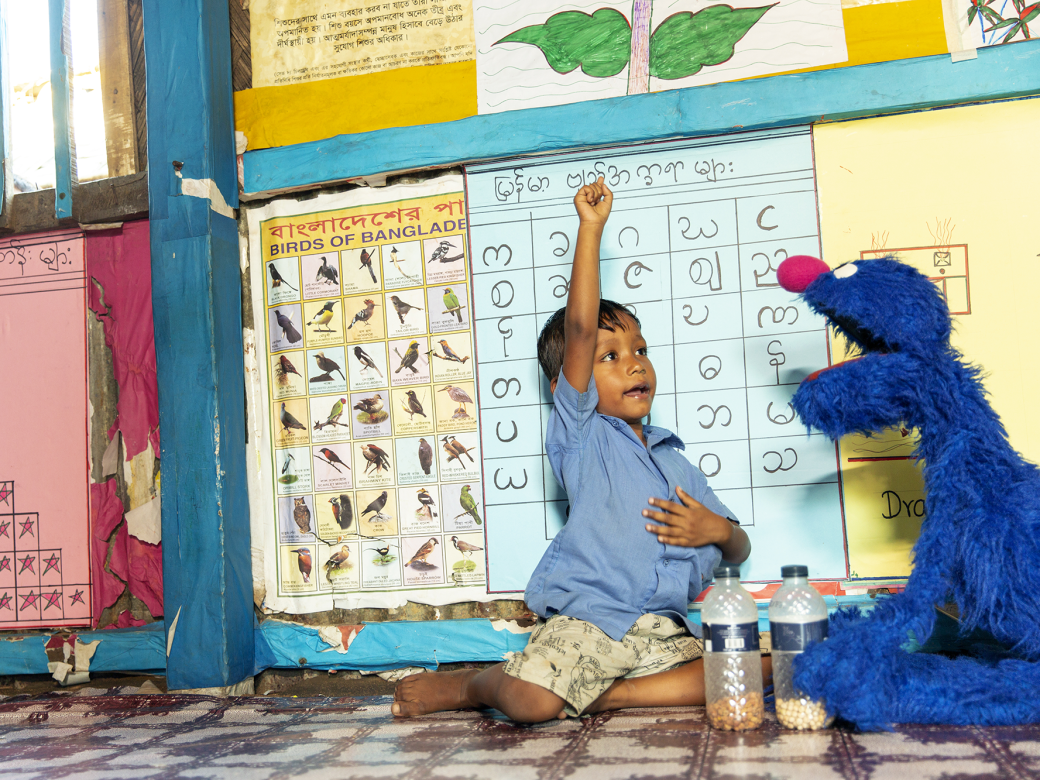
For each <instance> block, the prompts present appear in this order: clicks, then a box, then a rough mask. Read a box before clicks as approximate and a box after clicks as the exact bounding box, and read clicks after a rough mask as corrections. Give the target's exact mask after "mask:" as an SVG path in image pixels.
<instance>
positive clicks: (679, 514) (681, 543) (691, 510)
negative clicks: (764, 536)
mask: <svg viewBox="0 0 1040 780" xmlns="http://www.w3.org/2000/svg"><path fill="white" fill-rule="evenodd" d="M676 495H677V496H678V498H679V501H681V502H682V503H676V502H674V501H665V500H664V499H661V498H651V499H649V503H650V506H651V508H650V509H644V510H643V517H646V518H648V519H650V520H655V521H656V523H647V525H646V530H647V532H649V533H652V534H655V535H656V536H657V540H658V541H659V542H661V543H663V544H671V545H675V546H676V547H703V546H704V545H706V544H715V545H718V546H720V547H721V546H722V545H724V544H726V543H727V542H728V541H729V540H730V538H731V537H732V536H733V524H732V523H730V521H729V520H727V519H726V518H724V517H722V516H721V515H717V514H715V513H714V512H712V511H711V510H710V509H708V508H707V507H706V506H704V505H703V504H701V503H700V502H698V501H696V500H695V499H694V498H693V497H692V496H690V495H689V494H688V493H687V492H686V491H684V490H683V489H682V488H676Z"/></svg>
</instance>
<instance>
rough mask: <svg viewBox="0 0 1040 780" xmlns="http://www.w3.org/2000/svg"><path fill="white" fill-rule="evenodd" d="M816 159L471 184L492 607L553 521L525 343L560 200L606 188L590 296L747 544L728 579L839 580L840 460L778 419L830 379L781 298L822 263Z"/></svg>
mask: <svg viewBox="0 0 1040 780" xmlns="http://www.w3.org/2000/svg"><path fill="white" fill-rule="evenodd" d="M812 159H813V158H812V146H811V137H810V134H809V130H808V128H797V129H788V130H783V131H771V132H764V133H750V134H742V135H738V136H733V137H730V138H725V139H719V138H714V139H705V140H692V141H682V142H667V143H659V144H646V145H642V146H639V147H630V148H623V149H609V150H600V151H599V152H580V153H572V154H563V155H554V156H552V157H548V158H542V160H540V161H536V160H523V161H516V160H514V161H508V162H505V163H503V162H499V163H489V164H485V165H475V166H468V167H467V196H468V207H469V209H468V210H469V224H470V241H471V244H470V246H471V248H472V264H473V297H474V315H475V322H476V329H475V337H476V352H477V359H478V365H479V369H478V375H477V378H478V388H477V389H478V393H479V407H480V428H481V431H482V448H483V454H484V474H485V488H484V489H485V494H484V504H485V515H486V520H487V524H486V529H487V547H488V550H487V555H488V578H489V582H488V585H489V590H490V591H491V592H500V593H504V592H516V591H522V590H523V589H524V587H525V585H526V583H527V579H528V577H529V575H530V573H531V571H532V570H533V569H534V567H535V565H536V564H537V562H538V560H539V558H540V557H541V555H542V553H543V552H544V551H545V549H546V547H547V546H548V545H549V542H550V541H551V540H552V538H553V536H554V535H555V534H556V532H557V531H558V530H559V529H560V528H561V527H562V525H563V523H564V522H565V518H566V512H567V500H566V495H565V493H564V491H563V489H562V488H561V487H560V485H559V484H558V483H557V482H556V479H555V477H553V475H552V471H551V469H550V468H549V464H548V460H547V458H546V456H545V448H544V435H545V427H546V425H547V424H548V418H549V413H550V411H551V408H552V406H551V404H552V396H551V393H550V392H549V386H548V382H547V381H545V379H544V378H543V377H542V376H541V372H540V370H539V367H538V361H537V355H536V340H537V337H538V333H539V331H540V330H541V327H542V325H543V324H544V322H545V320H546V319H547V318H548V317H549V315H551V314H552V313H553V312H554V311H556V310H557V309H558V308H560V307H561V306H563V305H564V304H565V302H566V294H567V285H568V282H569V278H570V266H571V261H572V259H573V246H574V240H575V237H576V234H577V228H578V219H577V216H576V215H575V212H574V205H573V202H572V200H573V197H574V193H575V191H576V189H577V188H578V187H579V186H581V185H582V184H583V183H587V182H591V181H594V180H595V178H596V177H597V176H601V175H602V176H604V177H605V180H606V182H607V183H608V185H609V186H610V187H611V188H612V190H613V191H614V193H615V200H614V207H613V211H612V214H611V217H610V220H609V222H608V223H607V228H606V231H605V232H604V236H603V240H602V246H601V260H602V267H601V278H602V294H603V297H605V298H611V299H613V300H617V301H619V302H621V303H623V304H626V305H628V306H630V307H631V308H632V310H633V311H634V312H635V313H636V314H637V316H638V317H639V319H640V320H641V322H642V330H643V335H644V336H645V337H646V339H647V342H648V343H649V345H650V353H651V357H652V359H653V362H654V367H655V369H656V371H657V378H658V387H657V396H656V399H655V401H654V407H653V414H652V419H651V422H652V423H653V424H655V425H661V426H664V427H666V428H669V429H671V430H673V431H675V432H676V433H677V434H678V435H679V436H680V437H681V438H682V439H683V441H684V442H685V444H686V450H685V453H684V454H685V456H686V457H687V458H688V459H689V460H690V461H691V462H692V463H693V464H694V465H696V466H698V467H699V468H700V469H701V471H703V472H704V473H705V474H706V475H707V476H708V478H709V483H710V484H711V486H712V488H713V489H714V490H715V492H716V493H717V494H718V495H719V497H720V498H721V499H722V501H723V502H725V503H726V504H727V505H728V506H729V507H730V508H731V509H732V510H733V511H734V512H735V513H736V514H737V516H738V518H739V520H740V522H741V524H742V525H743V526H744V527H745V528H746V529H747V531H748V534H749V535H750V537H751V540H752V543H753V546H754V552H753V553H752V556H751V558H750V559H749V560H748V561H747V562H746V563H745V564H744V566H743V567H742V578H743V579H745V580H752V581H762V580H776V579H778V577H779V567H780V566H781V565H784V564H788V563H795V562H798V563H808V564H809V565H810V567H811V570H812V576H813V578H814V579H844V578H845V577H846V576H847V568H846V555H845V543H844V530H843V521H842V503H841V490H840V485H839V473H838V461H837V455H836V450H835V445H834V444H833V443H832V442H831V441H829V440H828V439H827V438H826V437H824V436H823V435H822V434H818V433H817V434H813V435H808V434H807V432H806V429H805V426H804V425H802V423H801V422H800V421H799V420H798V419H797V418H796V417H795V415H794V412H793V410H792V409H791V407H790V405H789V401H790V398H791V396H792V395H793V394H794V391H795V390H796V389H797V386H798V383H799V382H801V380H802V379H803V378H804V377H805V376H806V375H808V374H809V373H811V372H812V371H815V370H817V369H819V368H822V367H824V366H826V365H827V364H828V352H827V350H828V335H827V329H826V325H825V322H824V320H823V319H822V318H821V317H819V316H817V315H814V314H812V313H811V312H810V311H809V310H808V309H807V308H806V307H805V305H804V304H802V303H801V302H800V301H799V300H797V299H796V298H795V297H794V296H792V295H791V294H790V293H787V292H785V291H784V290H783V289H781V288H780V287H779V286H778V285H777V282H776V267H777V266H778V265H779V264H780V262H781V261H782V260H783V259H784V258H785V257H787V256H789V255H796V254H812V255H816V256H819V254H820V239H819V228H818V220H817V206H816V194H815V180H814V172H813V162H812ZM633 522H639V523H642V522H643V519H642V518H640V517H637V518H633Z"/></svg>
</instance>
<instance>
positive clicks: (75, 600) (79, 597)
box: [0, 590, 86, 606]
mask: <svg viewBox="0 0 1040 780" xmlns="http://www.w3.org/2000/svg"><path fill="white" fill-rule="evenodd" d="M69 602H70V603H72V604H86V602H85V601H83V591H81V590H77V591H76V592H75V593H73V594H72V596H71V597H70V598H69ZM0 606H2V605H0Z"/></svg>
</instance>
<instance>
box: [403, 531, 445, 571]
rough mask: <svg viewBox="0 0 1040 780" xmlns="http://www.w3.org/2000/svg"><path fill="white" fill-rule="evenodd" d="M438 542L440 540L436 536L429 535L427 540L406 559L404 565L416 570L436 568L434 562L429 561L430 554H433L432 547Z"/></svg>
mask: <svg viewBox="0 0 1040 780" xmlns="http://www.w3.org/2000/svg"><path fill="white" fill-rule="evenodd" d="M438 544H440V540H439V539H438V538H437V537H436V536H431V537H430V540H429V541H428V542H425V543H424V544H423V545H422V546H421V547H420V548H419V549H418V550H416V551H415V553H414V554H413V555H412V557H411V558H410V559H409V560H408V563H406V564H405V566H408V567H410V568H412V569H416V570H418V571H429V570H431V569H436V568H438V567H437V565H436V564H433V563H430V560H429V558H430V555H432V554H433V551H434V549H436V547H437V545H438Z"/></svg>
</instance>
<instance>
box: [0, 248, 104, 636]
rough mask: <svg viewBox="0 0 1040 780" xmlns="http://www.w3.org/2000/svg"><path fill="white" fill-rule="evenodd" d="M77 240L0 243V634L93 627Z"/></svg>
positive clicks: (82, 296) (82, 289)
mask: <svg viewBox="0 0 1040 780" xmlns="http://www.w3.org/2000/svg"><path fill="white" fill-rule="evenodd" d="M86 316H87V311H86V274H85V271H84V256H83V235H82V233H80V232H79V231H75V230H71V231H69V230H66V231H56V232H53V233H45V234H37V235H31V236H20V237H17V238H9V239H4V240H0V355H2V356H3V363H2V364H3V368H4V381H2V382H0V409H2V410H3V419H4V422H3V427H2V433H0V628H2V629H9V628H41V627H44V626H48V627H49V626H78V625H87V624H89V623H90V619H91V598H90V532H89V504H88V479H89V471H88V469H89V466H88V463H89V453H88V442H87V425H88V421H89V414H88V402H87V389H88V388H87V320H86Z"/></svg>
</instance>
